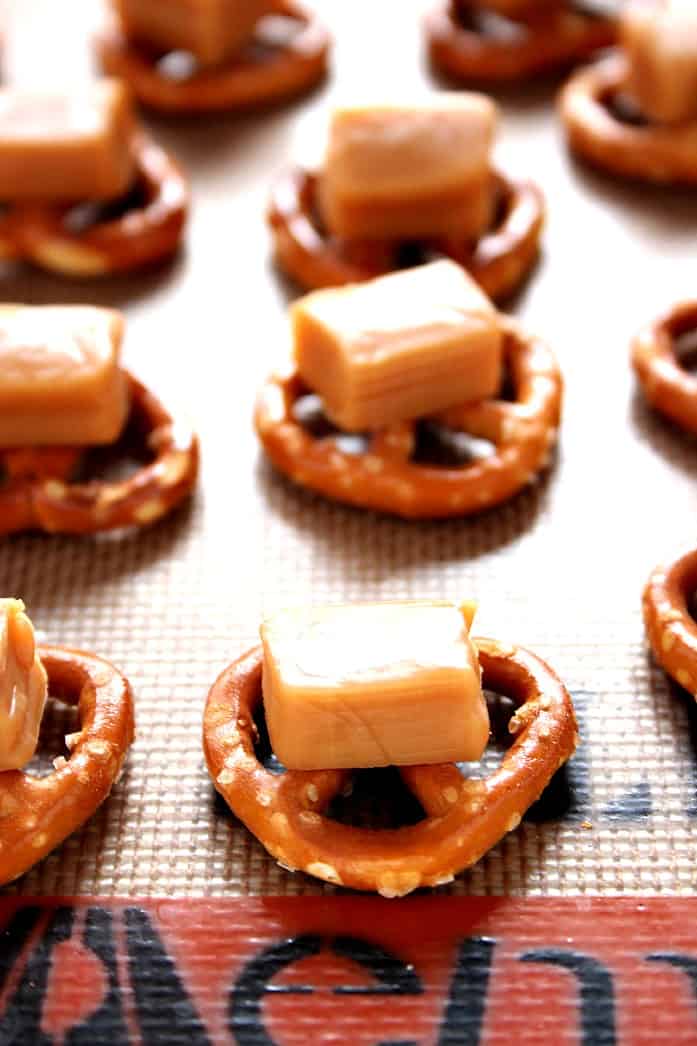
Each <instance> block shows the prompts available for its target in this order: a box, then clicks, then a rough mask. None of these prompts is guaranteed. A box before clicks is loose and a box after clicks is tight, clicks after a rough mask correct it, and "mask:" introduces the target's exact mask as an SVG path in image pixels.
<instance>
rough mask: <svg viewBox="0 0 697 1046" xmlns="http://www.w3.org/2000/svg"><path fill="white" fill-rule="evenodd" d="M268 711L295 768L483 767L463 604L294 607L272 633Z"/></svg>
mask: <svg viewBox="0 0 697 1046" xmlns="http://www.w3.org/2000/svg"><path fill="white" fill-rule="evenodd" d="M261 638H262V643H263V647H264V673H263V691H264V709H265V713H266V723H267V726H268V729H269V736H270V738H271V744H272V746H273V750H274V752H275V753H276V755H277V756H278V758H279V759H280V760H281V762H282V763H283V765H284V766H285V767H286V768H287V769H289V770H323V769H340V768H345V767H349V768H351V767H371V766H415V765H420V764H431V763H443V762H460V761H463V760H477V759H480V758H481V756H482V753H483V751H484V749H485V748H486V744H487V741H488V738H489V716H488V712H487V707H486V702H485V701H484V697H483V695H482V689H481V683H480V678H479V663H478V661H477V654H476V651H475V650H474V648H473V646H472V644H471V642H470V639H469V635H468V625H467V623H466V622H465V621H464V620H463V615H462V613H461V612H460V611H459V610H458V609H457V607H455V606H454V605H453V604H452V603H445V602H442V601H441V602H438V601H410V602H401V603H397V602H395V603H354V604H351V605H349V606H327V607H305V608H298V609H293V610H283V611H280V612H279V613H277V614H275V615H274V616H273V617H271V618H269V619H268V620H267V621H265V622H264V624H263V625H262V627H261Z"/></svg>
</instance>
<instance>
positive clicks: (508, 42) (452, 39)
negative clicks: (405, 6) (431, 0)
mask: <svg viewBox="0 0 697 1046" xmlns="http://www.w3.org/2000/svg"><path fill="white" fill-rule="evenodd" d="M490 9H491V10H494V11H496V13H498V14H503V15H510V17H511V19H512V20H513V17H514V12H513V11H511V9H510V7H509V6H508V5H506V4H504V3H484V2H481V3H465V2H463V0H460V2H459V3H457V4H456V3H453V2H452V0H439V2H438V4H437V6H436V7H435V8H434V9H433V10H432V11H431V12H429V14H427V15H426V18H425V22H424V31H425V34H426V43H427V47H428V53H429V57H430V60H431V62H432V63H433V65H434V66H435V67H436V68H437V69H438V70H440V71H441V72H443V73H445V74H446V75H447V76H450V77H452V78H453V79H456V80H460V81H465V82H471V83H507V82H514V81H517V80H525V79H529V78H532V77H535V76H540V75H543V74H545V73H550V72H553V71H555V70H558V69H563V68H565V67H566V66H569V65H574V64H576V63H578V62H583V61H586V60H587V59H588V58H591V57H592V56H593V55H594V54H596V53H597V52H598V51H599V50H600V49H602V48H604V47H609V46H610V45H612V44H614V43H615V42H616V40H617V36H618V26H617V20H616V19H615V18H612V17H601V16H599V15H596V14H587V13H584V12H583V11H581V10H579V9H575V10H574V9H573V8H572V6H571V5H570V4H566V3H556V4H550V5H549V10H542V11H540V10H535V11H532V10H531V11H530V12H529V13H523V12H520V11H518V12H516V13H515V28H513V26H512V27H511V31H510V32H508V33H498V32H496V31H494V30H493V29H488V28H487V26H486V24H485V23H484V24H482V25H481V26H479V25H477V21H476V19H477V15H478V13H480V12H482V11H484V10H490ZM468 20H469V22H471V24H468Z"/></svg>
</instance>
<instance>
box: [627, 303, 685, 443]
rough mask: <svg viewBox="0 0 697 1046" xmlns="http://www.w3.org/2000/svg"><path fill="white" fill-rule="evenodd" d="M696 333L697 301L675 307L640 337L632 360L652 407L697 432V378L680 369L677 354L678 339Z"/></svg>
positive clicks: (639, 335) (633, 349)
mask: <svg viewBox="0 0 697 1046" xmlns="http://www.w3.org/2000/svg"><path fill="white" fill-rule="evenodd" d="M694 330H697V302H694V301H693V302H684V303H682V304H681V305H676V306H675V307H674V308H672V309H671V310H670V311H669V312H667V313H666V314H665V315H664V316H661V317H660V318H659V319H657V320H656V321H655V322H654V323H652V324H651V325H650V326H648V327H647V328H646V329H645V330H643V331H642V332H641V333H640V334H638V335H637V337H636V338H635V339H634V341H633V342H632V348H631V359H632V366H633V367H634V370H635V371H636V374H637V377H638V378H639V382H640V383H641V387H642V389H643V391H644V395H645V396H646V398H647V400H648V401H649V403H650V404H651V406H652V407H654V408H655V409H656V410H658V411H660V412H661V414H664V415H665V416H666V417H668V418H670V419H671V420H672V421H674V422H676V423H677V424H678V425H680V426H682V428H684V429H687V430H688V431H689V432H694V433H697V378H695V377H694V376H693V375H692V374H690V373H689V372H688V371H686V370H685V369H684V368H683V367H681V365H680V360H679V358H678V354H677V351H676V339H677V338H679V337H680V336H681V335H683V334H687V333H688V332H690V331H694Z"/></svg>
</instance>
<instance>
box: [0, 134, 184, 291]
mask: <svg viewBox="0 0 697 1046" xmlns="http://www.w3.org/2000/svg"><path fill="white" fill-rule="evenodd" d="M133 152H134V157H135V161H136V167H137V175H136V182H135V185H134V186H133V188H132V190H131V191H130V192H129V193H128V195H127V197H126V198H125V199H124V200H123V202H122V206H123V213H121V214H117V216H116V217H105V218H100V217H99V216H98V215H97V216H96V217H95V219H94V220H88V221H87V223H86V224H85V225H84V227H81V225H82V223H80V222H79V221H78V227H77V228H74V227H73V221H74V217H75V213H76V212H75V205H74V204H57V203H50V202H40V203H17V204H12V205H10V206H9V209H8V211H7V213H6V214H5V215H4V216H3V217H2V219H0V258H11V259H25V260H26V261H29V262H32V263H33V264H35V265H38V266H40V267H41V268H44V269H49V270H51V271H53V272H58V273H61V274H63V275H66V276H104V275H108V274H109V273H118V272H127V271H130V270H132V269H138V268H141V267H143V266H145V265H149V264H151V263H155V262H158V261H161V260H162V259H164V258H167V257H169V256H170V255H172V254H174V253H176V251H177V249H178V247H179V244H180V241H181V236H182V230H183V228H184V223H185V221H186V216H187V211H188V206H189V190H188V185H187V182H186V179H185V178H184V175H183V174H182V172H181V171H180V169H179V167H178V166H177V164H176V163H175V162H174V161H173V160H172V159H171V157H170V156H168V155H167V153H166V152H164V150H162V149H161V148H160V147H159V146H158V145H155V144H154V143H153V142H152V141H151V140H150V139H149V138H147V137H146V135H144V134H143V133H138V134H136V135H135V136H134V140H133ZM119 206H121V205H120V204H117V205H116V208H117V210H118V207H119Z"/></svg>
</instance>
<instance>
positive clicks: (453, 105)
mask: <svg viewBox="0 0 697 1046" xmlns="http://www.w3.org/2000/svg"><path fill="white" fill-rule="evenodd" d="M496 119H497V110H496V106H495V105H494V103H493V102H492V101H490V100H489V99H488V98H486V97H485V96H484V95H480V94H465V93H458V94H454V93H453V94H448V93H442V94H439V95H436V96H435V97H433V98H432V99H430V100H428V101H427V102H424V103H422V104H420V105H410V106H403V105H394V106H386V105H381V106H373V107H364V108H352V109H338V110H336V111H335V113H334V115H333V118H332V121H331V126H330V131H329V144H328V149H327V156H326V162H325V167H324V172H323V175H322V180H321V183H320V189H319V201H320V209H321V212H322V217H323V219H324V221H325V223H326V225H327V228H328V229H329V230H330V232H332V233H334V234H335V235H336V236H341V237H344V238H346V239H361V238H365V239H396V240H405V239H410V238H411V239H421V238H424V237H430V236H452V237H462V238H464V239H467V240H475V239H476V238H477V237H479V236H480V235H481V234H482V233H483V232H484V231H485V230H486V228H487V227H488V225H489V224H490V222H491V219H492V216H493V206H494V193H493V192H492V182H491V162H490V161H491V148H492V143H493V139H494V132H495V129H496Z"/></svg>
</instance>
